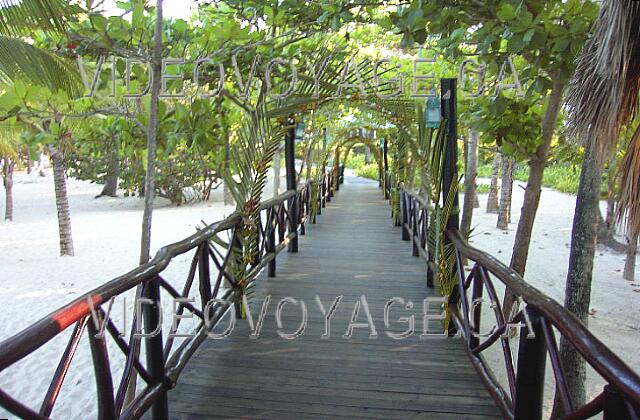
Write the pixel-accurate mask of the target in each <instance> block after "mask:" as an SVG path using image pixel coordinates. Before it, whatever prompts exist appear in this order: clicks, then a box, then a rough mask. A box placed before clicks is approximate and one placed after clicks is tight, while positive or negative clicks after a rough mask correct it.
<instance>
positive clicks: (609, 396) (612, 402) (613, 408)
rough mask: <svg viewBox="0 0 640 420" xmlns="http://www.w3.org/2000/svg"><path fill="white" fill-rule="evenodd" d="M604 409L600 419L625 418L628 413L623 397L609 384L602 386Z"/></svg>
mask: <svg viewBox="0 0 640 420" xmlns="http://www.w3.org/2000/svg"><path fill="white" fill-rule="evenodd" d="M604 392H605V394H604V410H603V415H602V420H627V419H631V418H632V417H631V416H630V415H629V410H628V409H627V404H626V403H625V401H624V398H622V396H621V395H620V393H619V392H618V391H616V390H615V389H614V388H613V387H612V386H611V385H605V386H604Z"/></svg>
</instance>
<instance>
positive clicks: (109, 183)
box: [98, 138, 120, 197]
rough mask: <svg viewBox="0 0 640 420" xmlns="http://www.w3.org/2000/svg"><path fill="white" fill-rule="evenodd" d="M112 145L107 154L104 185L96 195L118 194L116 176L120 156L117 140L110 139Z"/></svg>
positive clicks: (118, 172)
mask: <svg viewBox="0 0 640 420" xmlns="http://www.w3.org/2000/svg"><path fill="white" fill-rule="evenodd" d="M112 141H113V145H112V150H111V153H110V154H109V167H108V169H107V176H106V179H105V184H104V187H103V188H102V192H101V193H100V195H99V196H98V197H102V196H108V197H117V196H118V177H119V176H120V156H119V153H118V146H119V145H118V142H117V140H116V139H115V138H114V139H112Z"/></svg>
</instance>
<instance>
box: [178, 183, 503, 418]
mask: <svg viewBox="0 0 640 420" xmlns="http://www.w3.org/2000/svg"><path fill="white" fill-rule="evenodd" d="M389 214H390V211H389V206H388V205H387V204H386V203H385V202H384V200H383V199H382V197H381V193H380V191H379V189H378V187H377V183H375V182H371V181H367V180H362V179H359V178H354V177H347V179H346V182H345V184H344V185H343V186H342V187H341V190H340V191H339V192H338V193H337V195H336V197H335V198H334V200H333V201H332V202H331V203H328V205H327V208H326V210H325V211H323V213H322V215H321V216H319V220H318V224H317V225H313V226H310V227H308V229H307V235H306V236H304V237H301V238H300V252H299V253H298V254H288V253H286V252H284V253H282V254H280V256H279V258H278V263H277V264H278V267H277V278H272V279H267V277H266V273H265V274H263V276H262V277H261V278H260V279H259V283H258V285H257V287H256V288H255V289H254V290H255V292H254V294H253V295H252V296H251V302H252V304H251V309H252V312H253V318H254V320H256V321H257V318H258V315H259V312H260V308H261V307H262V304H263V299H264V297H265V296H266V295H271V300H270V304H269V306H268V310H267V312H266V317H265V318H264V324H263V328H262V332H261V334H260V337H259V338H258V339H251V338H249V335H250V332H251V330H250V328H249V326H248V323H247V322H246V321H244V320H238V321H237V323H236V326H235V330H234V331H233V333H232V334H231V335H230V337H228V338H226V339H224V340H213V339H209V340H207V341H206V342H205V343H204V344H203V345H202V347H200V349H199V350H198V352H197V353H196V355H195V356H194V358H193V359H192V360H191V361H190V363H189V365H188V366H187V368H186V370H185V372H184V373H183V375H182V376H181V378H180V382H179V384H178V386H177V387H176V389H174V390H173V391H171V392H170V393H169V399H170V403H169V407H170V412H171V418H176V419H183V418H184V419H186V418H191V419H196V418H198V419H199V418H219V417H222V418H292V419H304V418H323V419H332V418H381V419H390V418H422V419H426V418H428V419H480V418H499V417H500V416H499V412H498V409H497V408H496V407H495V405H494V403H493V401H492V399H491V398H490V397H489V394H488V393H487V392H486V391H485V388H484V386H483V385H482V383H481V382H480V379H479V378H478V377H477V376H476V373H475V371H474V369H473V367H472V366H471V363H470V362H469V360H468V358H467V356H466V354H465V352H464V349H463V345H462V343H460V342H459V340H458V339H447V338H440V337H437V338H427V339H420V338H419V334H420V333H421V332H422V328H423V319H422V311H423V299H424V298H425V297H427V296H436V294H437V291H434V290H430V289H428V288H427V287H426V276H425V266H424V263H423V261H422V260H421V259H419V258H415V257H412V256H411V247H410V245H409V243H408V242H403V241H402V240H401V237H400V231H399V228H397V227H393V226H392V225H391V222H390V219H389ZM316 295H317V296H319V298H320V300H321V301H322V304H323V305H324V307H325V308H327V309H328V308H329V307H330V306H331V304H332V303H333V301H334V299H336V297H337V296H340V295H341V296H342V300H341V302H340V304H339V305H338V306H337V309H336V311H335V314H334V316H333V317H332V318H331V336H330V338H327V339H322V338H321V336H322V335H323V333H324V332H325V318H324V316H323V313H322V312H321V310H320V308H319V305H318V304H317V302H316ZM362 295H365V296H366V300H367V302H368V305H369V308H370V312H371V316H372V319H373V323H374V325H375V328H376V332H377V334H378V336H377V338H369V335H370V333H371V331H370V328H368V327H366V328H365V327H360V328H355V329H354V332H353V337H352V338H351V339H345V338H343V334H345V332H346V331H347V328H348V326H349V322H350V320H351V316H352V312H353V310H354V306H355V303H356V302H357V301H359V300H360V299H361V296H362ZM287 296H289V297H292V298H295V299H297V300H298V301H304V303H305V305H306V308H307V312H308V319H307V327H306V329H305V331H304V333H303V334H302V335H301V336H300V337H299V338H297V339H294V340H285V339H283V338H281V337H279V336H278V334H277V330H278V326H277V323H276V319H275V312H276V307H277V306H278V302H279V301H280V299H282V298H283V297H287ZM394 297H400V298H403V299H405V301H407V302H408V301H411V302H413V308H412V309H411V310H406V309H405V308H403V307H402V306H401V305H399V304H396V305H393V306H392V307H391V310H390V316H389V325H390V328H386V327H385V323H384V316H383V314H384V306H385V302H387V301H388V300H390V299H392V298H394ZM437 311H438V309H437V308H436V307H435V305H433V312H437ZM411 314H414V315H415V329H416V330H417V331H416V333H415V334H413V335H412V336H411V337H409V338H406V339H403V340H394V339H392V338H389V337H388V336H387V334H386V331H392V332H400V331H404V330H406V329H407V323H404V324H403V323H399V322H398V319H399V317H403V316H404V317H406V316H409V315H411ZM301 319H302V312H301V308H300V306H296V305H293V304H291V303H288V304H286V305H285V306H284V308H283V311H282V329H281V330H282V331H285V332H292V331H295V330H296V329H298V327H299V325H300V323H301ZM366 320H367V317H366V314H365V312H364V310H363V309H362V307H361V310H360V312H359V314H358V317H357V321H358V322H361V323H362V322H364V323H366ZM223 322H225V321H223ZM225 325H226V322H225ZM225 325H221V326H220V328H217V330H222V329H224V328H225ZM438 326H439V322H438V321H434V322H433V323H432V324H431V327H432V330H434V332H435V330H436V329H437V328H438Z"/></svg>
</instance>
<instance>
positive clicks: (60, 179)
mask: <svg viewBox="0 0 640 420" xmlns="http://www.w3.org/2000/svg"><path fill="white" fill-rule="evenodd" d="M48 149H49V155H50V156H51V163H52V164H53V185H54V189H55V194H56V209H57V211H58V232H59V236H60V255H70V256H72V255H74V251H73V238H72V235H71V214H70V212H69V197H68V195H67V179H66V174H65V172H66V168H65V165H64V157H63V156H62V152H61V151H60V150H58V149H57V148H56V147H53V146H49V147H48Z"/></svg>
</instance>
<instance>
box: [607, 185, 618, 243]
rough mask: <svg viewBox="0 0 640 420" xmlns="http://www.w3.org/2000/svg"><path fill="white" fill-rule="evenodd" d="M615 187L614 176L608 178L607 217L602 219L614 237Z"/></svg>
mask: <svg viewBox="0 0 640 420" xmlns="http://www.w3.org/2000/svg"><path fill="white" fill-rule="evenodd" d="M615 187H616V186H615V178H614V176H609V177H608V179H607V188H608V190H609V195H608V196H607V216H606V218H605V219H604V222H605V226H606V228H607V230H608V231H609V233H610V234H611V236H613V235H615V233H616V232H615V231H616V221H615V214H616V196H615V195H614V193H613V192H614V191H615Z"/></svg>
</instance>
